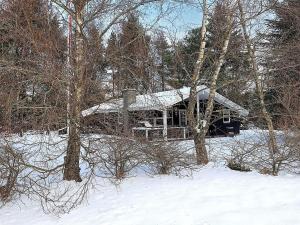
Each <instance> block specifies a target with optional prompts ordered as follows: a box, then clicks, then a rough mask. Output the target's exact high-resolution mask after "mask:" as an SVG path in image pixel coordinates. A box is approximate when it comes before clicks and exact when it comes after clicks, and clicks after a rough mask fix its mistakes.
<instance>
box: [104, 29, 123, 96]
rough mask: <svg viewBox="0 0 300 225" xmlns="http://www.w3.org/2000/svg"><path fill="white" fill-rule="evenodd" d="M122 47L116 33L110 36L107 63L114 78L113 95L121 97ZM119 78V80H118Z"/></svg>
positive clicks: (106, 53) (106, 54)
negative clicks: (120, 70)
mask: <svg viewBox="0 0 300 225" xmlns="http://www.w3.org/2000/svg"><path fill="white" fill-rule="evenodd" d="M120 54H121V53H120V45H119V41H118V38H117V35H116V33H115V32H112V33H111V34H110V37H109V39H108V43H107V48H106V51H105V58H106V61H107V64H108V66H109V69H111V76H112V95H113V96H115V95H117V96H118V95H121V91H122V90H121V89H122V87H120V86H121V85H120V80H119V79H120V76H119V75H118V74H119V73H118V72H119V68H120V65H121V57H120ZM118 78H119V79H118Z"/></svg>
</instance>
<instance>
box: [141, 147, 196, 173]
mask: <svg viewBox="0 0 300 225" xmlns="http://www.w3.org/2000/svg"><path fill="white" fill-rule="evenodd" d="M142 151H143V153H144V162H145V164H146V167H147V168H148V169H150V172H152V173H154V174H171V173H174V174H176V175H181V174H182V173H181V172H182V171H183V170H184V171H191V170H192V169H193V168H194V165H195V158H194V157H193V155H192V154H189V153H188V152H187V151H184V150H182V149H179V148H178V147H177V146H176V143H175V142H159V143H157V142H148V143H146V144H144V146H143V148H142Z"/></svg>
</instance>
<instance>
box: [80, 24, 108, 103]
mask: <svg viewBox="0 0 300 225" xmlns="http://www.w3.org/2000/svg"><path fill="white" fill-rule="evenodd" d="M86 54H87V56H86V61H87V66H86V74H87V75H86V90H85V97H84V102H83V104H84V105H83V108H87V107H91V106H93V105H95V104H97V103H99V101H101V99H103V95H104V93H103V92H104V89H103V87H102V86H101V82H103V81H105V80H106V79H107V77H106V76H105V73H104V69H105V66H106V63H105V59H104V54H105V49H104V46H103V44H102V40H101V38H100V35H99V30H98V29H97V27H96V25H95V24H91V25H90V26H89V27H88V29H87V52H86Z"/></svg>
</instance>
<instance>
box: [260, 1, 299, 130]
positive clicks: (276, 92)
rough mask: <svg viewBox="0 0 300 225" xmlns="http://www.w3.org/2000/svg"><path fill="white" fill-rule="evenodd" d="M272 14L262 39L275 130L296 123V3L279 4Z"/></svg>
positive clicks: (297, 36)
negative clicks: (267, 69) (269, 82)
mask: <svg viewBox="0 0 300 225" xmlns="http://www.w3.org/2000/svg"><path fill="white" fill-rule="evenodd" d="M273 11H274V13H275V17H274V19H271V20H268V21H267V26H268V28H269V33H268V34H267V35H264V37H265V39H266V40H267V41H265V42H264V46H265V47H267V48H268V49H270V53H269V55H268V57H266V66H267V67H268V68H269V70H270V77H271V83H272V85H271V87H272V91H270V92H269V93H268V96H269V99H268V100H269V104H270V106H269V108H268V109H269V111H270V112H272V114H273V121H274V122H276V124H277V126H287V127H290V126H291V125H293V126H295V125H296V124H299V122H300V114H299V111H300V100H299V99H300V98H299V95H300V45H299V43H300V19H299V18H300V2H299V1H296V0H285V1H282V2H279V3H277V4H276V5H275V6H274V8H273ZM287 90H289V91H287Z"/></svg>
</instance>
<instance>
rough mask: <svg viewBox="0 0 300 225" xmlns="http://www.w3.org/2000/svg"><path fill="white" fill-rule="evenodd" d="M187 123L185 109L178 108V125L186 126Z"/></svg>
mask: <svg viewBox="0 0 300 225" xmlns="http://www.w3.org/2000/svg"><path fill="white" fill-rule="evenodd" d="M186 125H187V116H186V110H185V109H179V126H180V127H186Z"/></svg>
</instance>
